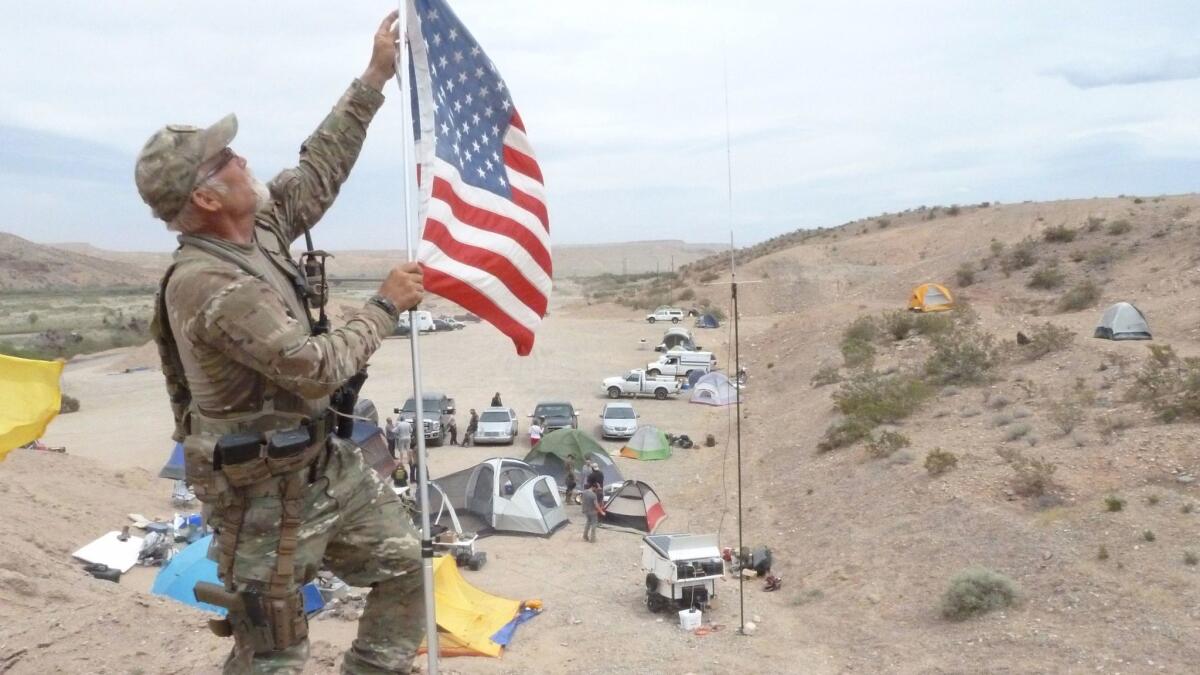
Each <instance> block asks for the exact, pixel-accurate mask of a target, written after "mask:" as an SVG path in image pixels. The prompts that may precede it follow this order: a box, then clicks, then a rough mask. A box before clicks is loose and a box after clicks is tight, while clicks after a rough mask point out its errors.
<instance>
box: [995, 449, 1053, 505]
mask: <svg viewBox="0 0 1200 675" xmlns="http://www.w3.org/2000/svg"><path fill="white" fill-rule="evenodd" d="M996 454H997V455H999V456H1000V459H1003V460H1004V461H1005V462H1006V463H1007V464H1008V466H1009V467H1010V468H1011V469H1012V470H1013V478H1012V487H1013V492H1016V493H1017V494H1019V495H1021V496H1022V497H1041V496H1042V495H1044V494H1046V493H1047V492H1050V491H1051V490H1052V489H1053V488H1054V472H1055V471H1058V465H1057V464H1055V463H1054V462H1051V461H1049V460H1047V459H1046V458H1045V457H1038V458H1037V459H1033V458H1031V457H1026V456H1025V455H1023V454H1021V451H1020V450H1016V449H1010V448H1000V449H999V450H996Z"/></svg>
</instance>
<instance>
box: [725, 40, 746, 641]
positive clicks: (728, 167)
mask: <svg viewBox="0 0 1200 675" xmlns="http://www.w3.org/2000/svg"><path fill="white" fill-rule="evenodd" d="M722 65H723V75H724V84H725V190H726V195H727V197H728V216H729V292H730V296H731V298H730V299H731V309H732V311H733V378H734V415H735V416H736V418H737V419H736V420H734V428H735V429H736V430H737V509H738V548H737V550H738V559H739V560H740V561H742V562H741V564H739V565H738V620H739V624H740V625H739V627H738V632H739V633H741V634H742V635H745V634H746V575H745V574H743V573H742V565H744V564H745V556H744V552H745V551H744V548H745V545H744V544H743V542H742V385H741V383H740V382H738V380H740V379H741V378H740V377H739V376H740V374H741V372H742V355H741V348H740V336H739V334H738V291H737V256H736V254H735V253H734V240H733V141H732V135H731V133H730V130H729V126H730V125H729V59H728V57H726V56H725V55H724V54H723V55H722Z"/></svg>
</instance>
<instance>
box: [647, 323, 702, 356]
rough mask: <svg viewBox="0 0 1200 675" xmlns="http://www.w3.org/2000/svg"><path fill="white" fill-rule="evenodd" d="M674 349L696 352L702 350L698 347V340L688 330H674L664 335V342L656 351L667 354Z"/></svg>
mask: <svg viewBox="0 0 1200 675" xmlns="http://www.w3.org/2000/svg"><path fill="white" fill-rule="evenodd" d="M672 349H685V350H687V351H691V352H695V351H699V350H700V348H699V347H697V346H696V339H695V338H694V337H692V334H691V333H690V332H689V331H688V329H686V328H672V329H671V330H668V331H667V332H666V334H665V335H663V338H662V342H661V343H659V345H658V349H657V350H656V351H660V352H667V351H671V350H672Z"/></svg>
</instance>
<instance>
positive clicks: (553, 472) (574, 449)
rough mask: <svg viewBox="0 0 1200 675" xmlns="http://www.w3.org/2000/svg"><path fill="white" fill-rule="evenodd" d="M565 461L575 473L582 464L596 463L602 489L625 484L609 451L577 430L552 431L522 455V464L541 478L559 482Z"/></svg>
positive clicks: (581, 482) (564, 468)
mask: <svg viewBox="0 0 1200 675" xmlns="http://www.w3.org/2000/svg"><path fill="white" fill-rule="evenodd" d="M568 459H570V460H571V464H572V465H573V466H574V467H575V471H576V473H578V472H579V471H580V469H582V468H583V464H584V462H595V463H596V465H597V466H599V467H600V471H601V472H603V473H604V484H605V485H610V484H613V483H620V482H622V481H623V480H624V479H623V478H622V477H621V472H620V471H619V470H617V465H616V464H615V463H613V460H612V457H611V456H610V455H609V454H608V451H607V450H605V449H604V448H603V447H601V446H600V444H599V443H597V442H596V441H594V440H592V438H591V436H588V435H587V434H585V433H583V432H582V431H579V430H578V429H569V428H568V429H556V430H554V431H551V432H550V433H548V434H546V435H545V436H542V440H540V441H538V444H537V445H535V446H533V449H532V450H530V451H529V454H528V455H525V463H527V464H529V465H530V466H532V467H533V470H534V471H537V472H538V473H539V474H542V475H544V476H553V477H554V479H555V480H559V481H561V480H562V479H563V475H564V472H565V470H566V464H567V460H568ZM579 482H580V485H582V484H583V481H582V480H581V481H579Z"/></svg>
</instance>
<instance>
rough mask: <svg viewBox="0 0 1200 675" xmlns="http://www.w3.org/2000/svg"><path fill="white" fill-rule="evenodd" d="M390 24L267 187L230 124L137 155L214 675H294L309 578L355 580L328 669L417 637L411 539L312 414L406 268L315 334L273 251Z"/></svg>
mask: <svg viewBox="0 0 1200 675" xmlns="http://www.w3.org/2000/svg"><path fill="white" fill-rule="evenodd" d="M396 16H397V14H396V13H395V12H393V13H392V14H390V15H389V16H388V17H387V18H386V19H385V20H384V22H383V24H382V25H381V26H380V28H379V30H378V31H377V32H376V35H375V40H374V49H373V51H372V55H371V61H370V65H369V66H368V68H367V70H366V71H365V72H364V74H363V75H362V77H360V78H359V79H357V80H355V81H354V82H353V83H352V84H351V85H350V88H349V89H348V90H347V91H346V93H345V94H344V95H343V96H342V98H341V100H340V101H338V103H337V105H336V106H335V107H334V108H333V111H332V112H331V113H330V114H329V115H328V117H326V118H325V120H324V121H323V122H322V123H321V125H320V126H319V127H318V128H317V130H316V132H315V133H313V134H312V135H311V136H310V137H309V138H308V140H307V141H306V142H305V144H304V145H303V146H302V147H301V149H300V164H299V166H297V167H296V168H294V169H289V170H286V171H284V172H282V173H281V174H280V175H279V176H277V177H276V178H275V179H273V180H272V181H271V182H270V184H269V185H263V184H262V183H260V182H258V181H257V180H256V179H255V178H254V177H253V176H252V175H251V174H250V172H249V171H248V169H247V168H246V161H245V160H244V159H242V158H241V157H239V156H237V155H236V154H235V153H234V152H233V151H232V150H230V149H229V147H228V146H229V143H230V141H232V140H233V137H234V135H235V134H236V132H237V120H236V118H235V117H233V116H232V115H230V116H228V117H226V118H224V119H222V120H220V121H219V122H217V123H216V124H214V125H213V126H211V127H209V128H207V129H200V128H195V127H186V126H176V125H171V126H167V127H165V128H163V129H161V130H159V131H158V132H156V133H155V134H154V135H153V136H152V137H151V138H150V140H149V141H148V142H147V143H146V145H145V147H144V148H143V150H142V152H141V154H140V155H139V157H138V161H137V167H136V171H135V179H136V182H137V186H138V191H139V193H140V194H141V196H142V198H143V200H144V201H145V202H146V203H147V204H149V205H150V207H151V209H152V210H153V212H154V215H155V216H156V217H158V218H160V219H162V220H164V221H166V223H167V225H168V229H171V230H174V231H178V232H180V233H181V236H180V237H179V241H180V247H179V249H178V251H176V253H175V262H174V264H173V265H172V267H171V269H170V270H169V271H168V272H167V275H166V276H165V277H164V281H163V284H162V288H161V290H160V294H159V296H160V297H159V302H158V303H157V306H156V316H155V326H154V333H155V336H156V340H157V341H158V342H159V347H160V354H161V356H162V359H163V373H164V375H166V378H167V388H168V391H169V393H170V394H171V403H172V407H173V410H174V412H175V416H176V427H177V428H176V437H177V440H180V441H181V442H183V443H184V448H185V456H186V458H187V471H188V478H189V482H190V483H191V484H192V485H193V487H194V488H195V489H196V492H197V497H199V498H200V499H201V500H203V501H204V503H205V509H206V511H208V512H209V522H210V523H211V524H212V526H213V527H214V529H215V530H216V534H215V536H214V542H215V546H214V549H216V550H215V551H211V552H210V555H213V557H215V558H216V559H217V560H218V570H219V575H220V577H221V580H222V582H223V583H224V589H223V590H222V589H220V588H219V587H214V588H217V592H218V593H222V592H223V593H225V595H222V596H221V597H223V598H227V599H229V598H232V599H231V600H229V601H228V602H229V609H230V611H229V615H228V622H227V623H222V622H215V623H214V624H213V629H214V631H215V632H218V634H221V633H224V634H230V633H231V634H232V635H233V637H234V648H233V650H232V652H231V654H230V655H229V658H228V659H227V660H226V663H225V672H227V673H250V672H255V673H259V672H272V673H276V672H288V673H291V672H297V673H298V672H300V671H301V670H302V669H303V667H304V663H305V661H306V659H307V657H308V640H307V620H306V619H305V617H304V614H303V601H302V598H301V596H300V593H299V588H300V586H301V585H302V584H304V583H306V582H307V581H309V580H311V579H312V578H313V577H314V576H315V574H316V572H317V571H318V570H319V569H323V568H328V569H330V570H332V571H333V572H334V573H335V574H337V575H338V576H340V577H341V578H342V579H344V580H345V581H346V582H347V583H349V584H352V585H354V586H364V587H367V586H369V587H370V588H371V591H370V593H369V595H368V596H367V602H366V609H365V611H364V612H363V615H362V618H361V619H360V620H359V625H358V636H357V639H355V640H354V643H353V646H352V647H351V648H350V650H349V651H348V652H347V653H346V655H345V659H344V662H343V671H344V672H350V673H377V672H380V673H382V672H386V673H394V672H405V673H407V672H409V670H410V668H411V663H412V659H413V656H414V654H415V652H416V650H417V648H418V646H419V644H420V642H421V640H422V638H423V625H422V622H423V618H424V606H423V605H424V603H423V597H422V591H421V578H420V541H419V536H418V534H417V532H416V530H415V529H414V528H413V526H412V521H411V520H410V518H409V516H408V514H407V513H406V512H405V511H404V509H403V507H402V506H401V504H400V503H399V501H398V500H397V499H396V497H395V495H394V494H393V492H392V490H391V488H390V487H389V486H388V485H386V483H385V482H384V481H382V480H380V478H379V476H378V475H376V473H375V472H374V471H373V470H372V469H371V468H370V467H369V466H367V465H366V463H365V462H364V461H363V457H362V455H361V453H360V452H359V451H358V450H357V449H355V448H354V447H353V446H352V445H350V444H349V443H348V442H347V441H345V440H343V439H341V438H339V437H337V436H333V435H331V431H332V430H333V429H334V428H336V419H337V417H336V414H334V413H332V412H331V408H330V396H331V394H332V393H333V392H334V391H335V390H337V389H338V387H339V386H340V385H342V384H343V383H344V382H346V381H347V380H348V379H350V378H351V377H352V376H354V375H355V374H356V373H358V372H359V371H360V370H361V369H363V368H364V367H365V366H366V363H367V359H368V358H369V357H370V356H371V354H372V353H374V352H375V350H376V349H378V348H379V346H380V343H381V342H382V340H383V338H384V337H386V336H388V335H391V333H392V331H393V329H394V327H395V326H396V319H397V316H398V313H399V312H398V309H397V308H399V309H408V308H410V307H414V306H416V304H417V303H418V302H419V301H420V299H421V296H422V292H423V291H422V287H421V274H420V269H419V268H418V267H417V266H416V265H414V264H408V265H402V266H399V267H397V268H395V269H393V270H392V271H391V273H390V274H389V275H388V277H387V279H386V280H385V281H384V282H383V284H382V286H381V287H380V289H379V293H378V295H376V296H375V297H373V298H372V299H371V300H370V301H369V302H368V303H367V304H366V305H365V306H364V307H363V308H362V309H360V310H358V311H357V312H356V313H355V314H354V315H353V316H352V317H351V318H350V319H349V321H347V322H346V323H345V325H344V326H341V327H339V328H337V329H334V330H330V331H328V332H325V333H323V334H321V331H320V330H317V331H315V332H314V323H313V319H312V318H311V315H310V313H309V310H310V309H311V307H309V306H306V297H304V296H305V295H306V293H308V290H309V289H308V287H306V285H305V279H304V275H303V272H302V271H301V269H300V268H299V267H298V266H297V264H296V263H295V262H294V261H292V260H291V258H290V256H289V254H288V248H289V246H290V244H291V243H292V242H293V241H295V240H296V239H297V238H298V237H300V236H301V235H304V234H305V233H306V231H307V229H308V228H309V227H310V226H312V225H314V224H315V223H316V222H317V220H318V219H319V218H320V217H321V215H322V214H323V213H324V212H325V210H326V209H327V208H329V206H330V205H331V204H332V202H333V200H334V198H335V197H336V196H337V193H338V189H339V187H340V186H341V184H342V182H343V181H345V179H346V177H347V175H348V174H349V172H350V169H351V167H352V166H353V165H354V162H355V160H356V158H357V156H358V153H359V150H360V148H361V146H362V143H363V140H364V139H365V137H366V131H367V125H368V124H369V123H370V121H371V119H372V117H373V116H374V115H375V112H376V111H377V110H378V109H379V107H380V106H381V105H382V103H383V95H382V94H381V93H380V92H381V90H382V88H383V86H384V84H386V83H387V81H388V80H389V79H391V78H392V77H393V76H394V75H395V58H396V40H397V31H396V29H395V28H394V27H393V25H394V23H395V19H396ZM239 434H240V435H239ZM297 434H299V436H297ZM306 434H307V435H306ZM246 438H251V439H252V440H253V442H243V441H245V439H246ZM297 438H300V439H301V440H299V441H297V440H296V439H297ZM231 439H233V440H231ZM237 439H241V441H237ZM281 439H283V440H281ZM289 439H290V440H289ZM235 441H237V442H235ZM239 442H240V443H241V445H238V443H239ZM247 448H248V450H247ZM234 449H236V451H237V453H239V454H238V455H237V456H236V457H235V456H234V454H233V453H234Z"/></svg>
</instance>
